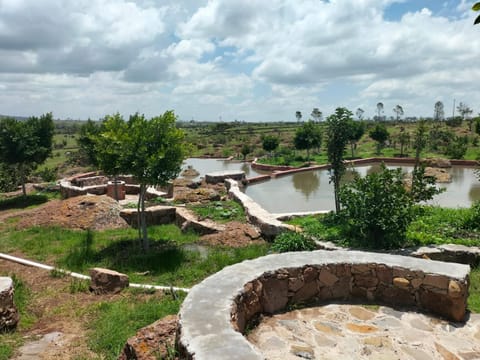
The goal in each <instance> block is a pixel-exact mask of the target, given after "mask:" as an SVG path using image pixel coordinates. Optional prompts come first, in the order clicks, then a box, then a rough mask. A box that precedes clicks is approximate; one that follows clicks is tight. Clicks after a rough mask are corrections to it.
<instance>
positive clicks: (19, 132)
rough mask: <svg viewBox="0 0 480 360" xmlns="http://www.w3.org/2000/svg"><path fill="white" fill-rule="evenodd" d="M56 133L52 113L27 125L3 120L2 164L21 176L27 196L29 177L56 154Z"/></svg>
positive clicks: (0, 131)
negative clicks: (54, 143)
mask: <svg viewBox="0 0 480 360" xmlns="http://www.w3.org/2000/svg"><path fill="white" fill-rule="evenodd" d="M53 133H54V124H53V117H52V113H47V114H44V115H42V116H40V118H38V117H35V116H32V117H30V118H28V119H27V120H25V121H19V120H16V119H14V118H10V117H7V118H2V119H0V162H2V163H3V164H5V166H7V167H9V168H10V169H11V170H12V171H13V172H15V173H16V174H17V175H18V180H19V183H20V184H21V185H22V193H23V195H24V196H25V195H26V194H27V191H26V188H25V183H26V181H27V177H28V176H29V175H30V174H31V172H32V171H33V170H35V169H36V168H37V166H38V165H40V164H42V163H43V162H45V160H46V159H47V158H48V157H49V156H50V154H51V153H52V146H53Z"/></svg>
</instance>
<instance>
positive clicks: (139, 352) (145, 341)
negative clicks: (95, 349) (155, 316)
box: [118, 315, 178, 360]
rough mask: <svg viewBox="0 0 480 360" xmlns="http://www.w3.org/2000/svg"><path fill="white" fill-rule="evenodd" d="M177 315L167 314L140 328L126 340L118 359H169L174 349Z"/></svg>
mask: <svg viewBox="0 0 480 360" xmlns="http://www.w3.org/2000/svg"><path fill="white" fill-rule="evenodd" d="M177 321H178V317H177V315H168V316H166V317H164V318H163V319H161V320H158V321H155V322H154V323H153V324H151V325H148V326H146V327H144V328H142V329H140V330H139V331H138V332H137V333H136V334H135V335H134V336H132V337H131V338H129V339H128V340H127V343H126V344H125V346H124V348H123V350H122V353H121V354H120V356H119V357H118V360H156V359H170V358H171V357H170V356H171V355H172V354H173V353H174V349H175V333H176V331H177Z"/></svg>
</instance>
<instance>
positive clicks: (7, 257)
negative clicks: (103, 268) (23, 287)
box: [0, 253, 190, 292]
mask: <svg viewBox="0 0 480 360" xmlns="http://www.w3.org/2000/svg"><path fill="white" fill-rule="evenodd" d="M0 258H2V259H5V260H9V261H13V262H16V263H19V264H22V265H27V266H33V267H37V268H40V269H43V270H48V271H52V270H55V271H58V272H60V273H63V274H65V275H70V276H72V277H74V278H77V279H82V280H91V279H90V276H88V275H83V274H79V273H76V272H71V271H68V270H63V269H59V268H56V267H53V266H50V265H45V264H41V263H38V262H35V261H30V260H25V259H22V258H19V257H15V256H11V255H7V254H4V253H0ZM129 286H130V287H133V288H141V289H155V290H171V291H184V292H189V291H190V289H187V288H180V287H175V286H161V285H148V284H129Z"/></svg>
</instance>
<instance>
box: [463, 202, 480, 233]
mask: <svg viewBox="0 0 480 360" xmlns="http://www.w3.org/2000/svg"><path fill="white" fill-rule="evenodd" d="M463 227H464V228H465V229H470V230H480V201H477V202H475V203H474V204H473V205H472V206H471V207H470V211H469V212H468V215H467V216H466V218H465V220H464V223H463Z"/></svg>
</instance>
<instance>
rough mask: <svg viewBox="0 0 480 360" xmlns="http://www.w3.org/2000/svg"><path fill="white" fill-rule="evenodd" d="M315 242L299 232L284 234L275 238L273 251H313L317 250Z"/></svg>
mask: <svg viewBox="0 0 480 360" xmlns="http://www.w3.org/2000/svg"><path fill="white" fill-rule="evenodd" d="M315 248H316V245H315V242H314V241H313V240H312V239H311V238H309V237H307V236H305V235H303V234H302V233H297V232H283V233H281V234H280V235H278V236H277V237H276V238H275V241H274V242H273V245H272V247H271V249H272V250H273V251H275V252H280V253H282V252H289V251H311V250H315Z"/></svg>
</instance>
